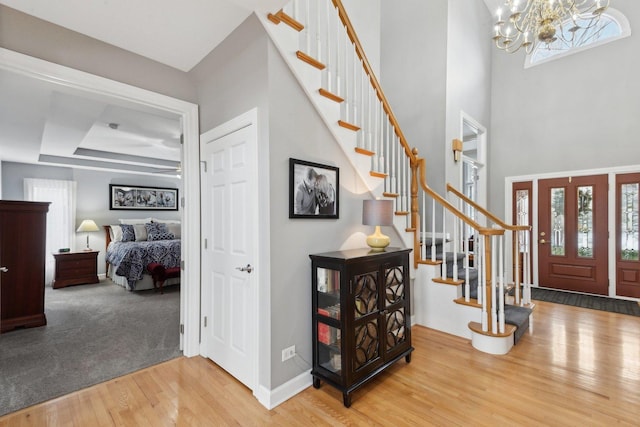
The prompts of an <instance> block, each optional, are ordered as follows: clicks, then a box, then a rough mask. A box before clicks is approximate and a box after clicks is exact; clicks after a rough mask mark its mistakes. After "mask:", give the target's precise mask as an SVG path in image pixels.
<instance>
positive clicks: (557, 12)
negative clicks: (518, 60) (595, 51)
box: [493, 0, 609, 53]
mask: <svg viewBox="0 0 640 427" xmlns="http://www.w3.org/2000/svg"><path fill="white" fill-rule="evenodd" d="M608 7H609V0H506V1H505V3H504V6H503V8H501V9H498V11H497V18H498V19H497V21H496V23H495V27H494V34H493V40H494V41H495V43H496V46H497V47H498V48H499V49H502V50H504V51H506V52H508V53H513V52H517V51H518V50H520V49H524V50H525V51H526V52H527V53H531V52H532V51H533V49H534V47H535V45H536V44H538V43H544V44H545V45H546V47H547V48H550V45H551V44H552V43H553V42H555V41H556V40H558V39H560V40H562V41H563V42H564V43H565V44H566V45H567V46H572V45H573V41H574V39H575V38H576V37H578V36H579V35H580V34H582V33H583V32H584V31H588V30H590V29H592V28H593V27H595V26H596V25H597V24H598V21H599V20H600V16H601V15H602V13H603V12H604V11H605V10H607V8H608Z"/></svg>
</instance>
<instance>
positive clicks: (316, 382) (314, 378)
mask: <svg viewBox="0 0 640 427" xmlns="http://www.w3.org/2000/svg"><path fill="white" fill-rule="evenodd" d="M313 388H320V380H319V379H318V378H316V377H313Z"/></svg>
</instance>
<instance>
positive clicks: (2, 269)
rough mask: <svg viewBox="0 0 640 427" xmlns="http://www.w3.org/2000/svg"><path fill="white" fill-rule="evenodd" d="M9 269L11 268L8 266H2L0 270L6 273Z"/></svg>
mask: <svg viewBox="0 0 640 427" xmlns="http://www.w3.org/2000/svg"><path fill="white" fill-rule="evenodd" d="M8 271H9V269H8V268H7V267H0V272H2V273H6V272H8Z"/></svg>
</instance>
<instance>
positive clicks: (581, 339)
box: [0, 302, 640, 427]
mask: <svg viewBox="0 0 640 427" xmlns="http://www.w3.org/2000/svg"><path fill="white" fill-rule="evenodd" d="M534 327H535V330H534V332H533V334H527V335H525V336H524V337H523V339H522V340H521V341H520V343H519V344H518V345H517V346H516V347H514V349H513V350H512V351H511V352H510V353H509V354H508V355H506V356H491V355H487V354H484V353H480V352H478V351H476V350H474V349H472V347H471V344H470V343H469V341H467V340H464V339H461V338H457V337H453V336H450V335H447V334H443V333H440V332H437V331H434V330H430V329H426V328H422V327H415V328H413V329H412V331H413V338H414V347H415V352H414V353H413V359H412V361H411V363H410V364H406V363H405V362H404V360H402V361H400V362H399V363H397V364H396V365H395V366H394V367H393V368H392V369H391V370H390V371H389V372H388V373H385V374H383V375H382V376H381V377H379V378H378V379H376V380H375V381H373V382H372V383H370V384H368V385H366V386H365V387H364V388H362V389H361V390H359V391H358V392H356V393H355V394H354V396H353V405H352V406H351V408H350V409H346V408H344V407H343V406H342V397H341V394H340V393H339V392H337V391H336V390H335V389H333V388H331V387H329V386H327V385H324V384H323V385H322V387H321V388H320V389H319V390H316V389H314V388H313V387H310V388H308V389H306V390H305V391H303V392H302V393H300V394H299V395H297V396H295V397H293V398H292V399H290V400H288V401H287V402H285V403H283V404H281V405H280V406H278V407H277V408H275V409H274V410H272V411H268V410H266V409H265V408H264V407H262V406H261V405H260V404H259V403H258V401H257V400H256V399H255V398H254V397H253V396H252V395H251V392H250V391H249V390H247V389H246V388H245V387H243V386H242V385H241V384H240V383H238V382H237V381H235V380H234V379H233V378H232V377H230V376H229V375H227V374H226V373H225V372H224V371H222V370H221V369H220V368H218V367H217V366H216V365H215V364H214V363H212V362H210V361H208V360H205V359H203V358H200V357H195V358H191V359H187V358H179V359H175V360H173V361H169V362H166V363H163V364H161V365H158V366H155V367H151V368H148V369H145V370H142V371H139V372H136V373H133V374H130V375H127V376H124V377H121V378H118V379H115V380H112V381H109V382H106V383H103V384H99V385H96V386H94V387H91V388H88V389H85V390H81V391H79V392H76V393H72V394H70V395H67V396H63V397H61V398H58V399H55V400H52V401H49V402H45V403H43V404H39V405H36V406H33V407H31V408H27V409H24V410H22V411H19V412H16V413H13V414H9V415H7V416H5V417H3V418H0V427H5V426H45V425H51V426H121V425H123V426H138V425H140V426H165V425H166V426H170V425H180V426H226V425H243V426H244V425H258V426H268V425H274V426H299V425H302V426H305V425H313V426H342V425H345V426H347V425H348V426H356V425H367V426H402V425H411V426H416V425H420V426H424V425H441V426H451V425H464V426H467V425H473V426H485V425H486V426H493V427H495V426H520V425H524V426H526V425H535V426H541V425H549V426H610V425H634V426H638V425H640V317H633V316H625V315H618V314H613V313H606V312H601V311H596V310H587V309H579V308H575V307H569V306H562V305H556V304H550V303H545V302H540V303H538V304H537V307H536V312H535V321H534Z"/></svg>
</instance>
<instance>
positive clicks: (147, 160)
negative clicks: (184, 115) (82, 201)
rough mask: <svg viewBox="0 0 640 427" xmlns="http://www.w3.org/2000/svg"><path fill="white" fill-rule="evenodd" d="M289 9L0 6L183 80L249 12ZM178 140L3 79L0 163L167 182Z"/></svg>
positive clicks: (276, 2) (7, 75) (83, 102)
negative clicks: (132, 173)
mask: <svg viewBox="0 0 640 427" xmlns="http://www.w3.org/2000/svg"><path fill="white" fill-rule="evenodd" d="M286 3H287V0H181V1H175V0H101V1H96V0H93V1H88V0H56V1H47V0H0V4H3V5H5V6H8V7H11V8H14V9H17V10H19V11H21V12H24V13H27V14H29V15H33V16H35V17H37V18H40V19H43V20H45V21H48V22H51V23H53V24H57V25H60V26H62V27H65V28H68V29H70V30H73V31H76V32H79V33H82V34H85V35H87V36H90V37H93V38H95V39H98V40H101V41H104V42H106V43H109V44H112V45H115V46H117V47H120V48H122V49H126V50H128V51H131V52H134V53H137V54H138V55H141V56H144V57H147V58H150V59H153V60H155V61H158V62H161V63H163V64H166V65H169V66H171V67H174V68H177V69H179V70H182V71H188V70H190V69H191V68H193V67H194V66H195V65H196V64H198V63H199V62H200V61H201V60H202V59H203V58H204V57H205V56H206V55H207V54H208V53H209V52H211V50H213V49H214V48H215V47H216V46H217V45H218V44H219V43H220V42H222V41H223V40H224V39H225V38H226V37H227V35H229V34H230V33H231V32H232V31H233V30H234V29H235V28H236V27H237V26H238V25H239V24H240V23H242V21H244V19H245V18H247V17H248V16H249V15H250V14H251V13H252V11H254V10H257V11H267V10H268V11H277V10H278V9H279V8H281V7H282V5H284V4H286ZM110 124H111V126H110ZM113 128H115V129H113ZM180 133H181V128H180V121H179V117H177V116H171V115H169V114H168V113H165V112H160V111H154V110H152V109H149V108H148V107H144V106H141V105H138V104H133V103H125V102H123V101H119V100H115V99H105V98H99V97H96V96H95V95H90V94H89V93H86V92H80V91H78V90H73V89H69V88H67V87H64V86H61V85H56V84H53V83H47V82H44V81H40V80H37V79H34V78H30V77H25V76H22V75H17V74H15V73H12V72H9V71H0V160H3V161H15V162H21V163H39V164H52V165H69V166H78V167H92V168H93V167H98V168H104V169H110V170H123V171H126V170H138V171H143V172H153V171H158V170H161V171H165V172H166V171H171V170H173V169H175V168H176V167H177V166H178V162H179V161H180ZM136 165H137V166H136ZM149 166H151V167H155V168H156V169H149Z"/></svg>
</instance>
